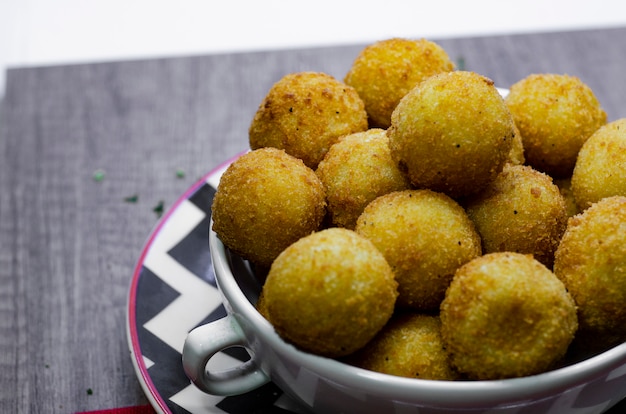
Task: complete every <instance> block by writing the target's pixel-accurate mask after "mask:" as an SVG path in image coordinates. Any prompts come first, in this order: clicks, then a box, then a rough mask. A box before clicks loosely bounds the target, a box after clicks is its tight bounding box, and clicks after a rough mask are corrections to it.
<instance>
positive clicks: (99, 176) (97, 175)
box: [92, 170, 104, 182]
mask: <svg viewBox="0 0 626 414" xmlns="http://www.w3.org/2000/svg"><path fill="white" fill-rule="evenodd" d="M92 178H93V180H94V181H95V182H100V181H102V180H104V170H96V171H94V172H93V175H92Z"/></svg>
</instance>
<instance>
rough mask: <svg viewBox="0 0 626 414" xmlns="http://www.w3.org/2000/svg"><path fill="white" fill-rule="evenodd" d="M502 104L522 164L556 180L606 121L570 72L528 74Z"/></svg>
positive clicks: (591, 96)
mask: <svg viewBox="0 0 626 414" xmlns="http://www.w3.org/2000/svg"><path fill="white" fill-rule="evenodd" d="M506 103H507V105H508V107H509V109H510V110H511V113H512V114H513V118H514V119H515V124H516V125H517V127H518V128H519V130H520V132H521V134H522V140H523V142H524V151H525V157H526V162H527V163H528V164H529V165H531V166H533V167H534V168H535V169H537V170H539V171H542V172H545V173H547V174H549V175H551V176H552V177H554V178H564V177H568V176H570V175H571V174H572V170H573V169H574V164H575V163H576V156H577V154H578V151H579V150H580V148H581V146H582V145H583V143H584V142H585V141H586V140H587V139H588V138H589V137H590V136H591V134H593V133H594V132H595V131H596V130H597V129H598V128H600V127H601V126H602V125H604V124H605V123H606V119H607V116H606V113H605V112H604V110H603V109H602V108H601V106H600V103H599V102H598V100H597V98H596V97H595V95H594V94H593V91H592V90H591V88H590V87H589V86H587V85H586V84H585V83H583V82H582V81H581V80H580V79H579V78H577V77H575V76H569V75H559V74H532V75H529V76H527V77H526V78H524V79H522V80H520V81H518V82H517V83H515V84H513V85H512V86H511V88H510V91H509V94H508V96H507V97H506Z"/></svg>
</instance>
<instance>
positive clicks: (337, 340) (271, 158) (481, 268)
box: [212, 38, 626, 380]
mask: <svg viewBox="0 0 626 414" xmlns="http://www.w3.org/2000/svg"><path fill="white" fill-rule="evenodd" d="M503 95H506V96H505V97H503ZM249 142H250V151H248V152H246V153H245V154H244V155H242V156H241V157H239V158H238V159H236V160H235V161H234V162H233V163H232V164H231V165H230V166H229V167H228V169H227V170H226V172H225V173H224V174H223V176H222V178H221V181H220V183H219V187H218V190H217V193H216V195H215V198H214V201H213V204H212V218H213V225H212V226H213V230H214V231H215V232H216V233H217V235H218V237H219V238H220V240H221V241H222V242H223V243H224V245H225V246H226V247H228V248H229V249H230V250H231V251H232V252H234V253H236V254H238V255H240V256H241V257H242V258H244V259H247V260H248V261H249V262H250V263H251V264H252V265H253V266H254V268H255V269H256V271H257V274H258V275H259V278H260V279H262V281H263V289H262V292H261V297H260V299H259V302H258V303H257V304H256V307H257V309H258V310H259V312H260V313H261V314H262V315H263V316H264V317H265V318H266V319H267V320H268V321H269V322H270V323H271V324H272V326H273V327H274V328H275V330H276V332H277V333H278V334H279V335H280V336H281V337H282V338H283V339H284V340H285V341H287V342H289V343H291V344H293V345H294V346H296V347H297V348H299V349H301V350H303V351H306V352H310V353H314V354H317V355H321V356H324V357H329V358H335V359H338V360H341V361H343V362H345V363H347V364H351V365H355V366H358V367H361V368H365V369H369V370H373V371H377V372H382V373H386V374H391V375H398V376H404V377H411V378H421V379H431V380H490V379H501V378H512V377H521V376H528V375H533V374H537V373H541V372H545V371H548V370H551V369H555V368H558V367H560V366H563V365H565V364H568V363H569V362H568V361H572V359H578V360H579V359H580V355H587V356H588V355H593V354H595V353H599V352H602V351H604V350H606V349H609V348H610V347H613V346H615V345H616V344H619V343H621V342H624V341H625V340H626V119H620V120H617V121H613V122H609V121H608V120H607V115H606V113H605V112H604V110H603V109H602V108H601V106H600V103H599V102H598V100H597V98H596V97H595V95H594V93H593V91H592V90H591V89H590V87H589V86H587V85H586V84H585V83H583V82H582V81H581V80H580V79H579V78H577V77H575V76H569V75H565V74H551V73H543V74H530V75H529V76H527V77H526V78H524V79H521V80H519V81H518V82H517V83H515V84H513V85H511V86H510V88H509V91H508V94H504V93H501V92H500V91H499V90H498V89H497V88H496V87H495V85H494V83H493V81H491V80H490V79H488V78H487V77H485V76H483V75H481V74H478V73H475V72H471V71H465V70H457V69H456V68H455V65H454V63H453V62H452V61H451V59H450V58H449V56H448V55H447V53H446V52H445V51H444V50H443V49H442V48H441V47H440V46H439V45H437V44H436V43H434V42H432V41H429V40H426V39H420V40H412V39H400V38H394V39H388V40H383V41H379V42H376V43H373V44H371V45H368V46H367V47H365V48H364V49H363V50H362V51H361V52H360V54H359V55H358V56H357V57H356V58H355V60H354V62H353V64H352V66H351V68H350V70H349V71H348V73H347V74H346V75H345V78H344V80H343V81H340V80H337V79H335V78H334V77H332V76H330V75H328V74H324V73H318V72H298V73H289V74H287V75H285V76H284V77H283V78H281V79H280V80H278V81H277V82H276V83H275V84H274V85H273V86H272V87H271V89H270V90H269V92H268V93H267V95H266V97H265V98H264V99H263V101H262V102H261V103H260V105H259V107H258V111H257V112H256V114H255V116H254V118H253V119H252V122H251V125H250V128H249Z"/></svg>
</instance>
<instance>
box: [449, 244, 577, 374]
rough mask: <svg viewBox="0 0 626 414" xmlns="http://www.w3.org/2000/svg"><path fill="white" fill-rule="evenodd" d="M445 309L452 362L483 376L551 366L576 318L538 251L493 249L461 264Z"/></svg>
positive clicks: (536, 370)
mask: <svg viewBox="0 0 626 414" xmlns="http://www.w3.org/2000/svg"><path fill="white" fill-rule="evenodd" d="M440 317H441V334H442V338H443V341H444V344H445V346H446V350H447V351H448V352H449V354H450V358H451V363H452V366H453V367H455V368H456V369H457V370H458V371H459V372H460V373H462V374H465V375H467V376H468V377H469V378H470V379H478V380H490V379H501V378H512V377H521V376H526V375H533V374H538V373H541V372H544V371H546V370H548V369H551V368H552V367H553V366H554V364H555V363H557V362H558V361H559V360H560V359H561V358H562V357H563V356H564V355H565V354H566V352H567V349H568V347H569V345H570V343H571V342H572V340H573V337H574V333H575V332H576V329H577V326H578V324H577V316H576V305H575V304H574V301H573V300H572V297H571V296H570V295H569V294H568V292H567V290H566V289H565V286H564V285H563V283H562V282H561V281H560V280H559V279H558V278H557V277H556V276H555V275H554V274H553V273H552V272H551V271H550V270H548V269H547V268H546V267H545V266H543V265H542V264H541V263H539V262H538V261H537V260H535V259H533V258H532V256H530V255H523V254H521V253H511V252H504V253H489V254H486V255H483V256H481V257H479V258H477V259H474V260H472V261H470V262H469V263H467V264H465V265H464V266H462V267H461V268H460V269H459V270H458V271H457V272H456V274H455V276H454V279H453V280H452V283H451V284H450V288H449V289H448V291H447V293H446V298H445V299H444V301H443V302H442V304H441V313H440Z"/></svg>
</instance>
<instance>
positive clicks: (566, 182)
mask: <svg viewBox="0 0 626 414" xmlns="http://www.w3.org/2000/svg"><path fill="white" fill-rule="evenodd" d="M553 181H554V184H556V186H557V187H559V190H560V191H561V195H562V196H563V199H564V200H565V209H566V210H567V217H573V216H575V215H576V214H578V213H580V209H579V208H578V204H576V199H575V198H574V192H573V191H572V179H571V177H567V178H555V179H554V180H553Z"/></svg>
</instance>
